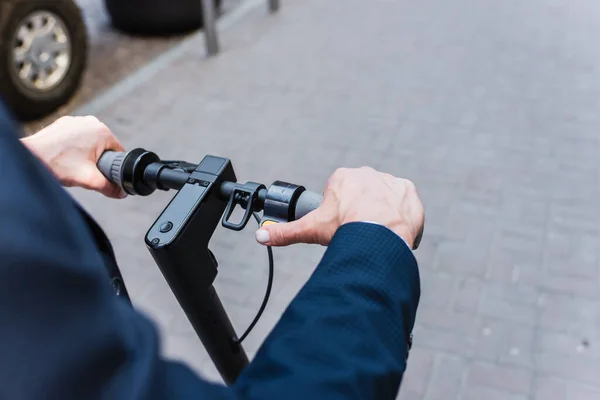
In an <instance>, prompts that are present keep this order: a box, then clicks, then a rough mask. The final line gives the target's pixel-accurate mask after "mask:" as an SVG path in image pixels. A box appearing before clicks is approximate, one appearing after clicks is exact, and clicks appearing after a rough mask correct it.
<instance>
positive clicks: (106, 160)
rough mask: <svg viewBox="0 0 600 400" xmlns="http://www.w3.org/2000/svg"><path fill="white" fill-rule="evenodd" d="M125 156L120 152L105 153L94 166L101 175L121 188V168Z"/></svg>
mask: <svg viewBox="0 0 600 400" xmlns="http://www.w3.org/2000/svg"><path fill="white" fill-rule="evenodd" d="M126 154H127V153H125V152H122V151H110V150H109V151H105V152H104V153H103V154H102V155H101V156H100V158H99V159H98V163H97V164H96V165H97V166H98V169H99V170H100V172H102V175H104V177H105V178H106V179H108V180H109V181H111V182H112V183H114V184H115V185H117V186H119V187H121V186H122V182H121V166H122V165H123V160H124V159H125V155H126Z"/></svg>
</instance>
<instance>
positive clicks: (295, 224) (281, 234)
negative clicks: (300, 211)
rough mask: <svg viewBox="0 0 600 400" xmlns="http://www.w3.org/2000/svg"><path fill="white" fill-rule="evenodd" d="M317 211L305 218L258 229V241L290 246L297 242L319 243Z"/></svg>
mask: <svg viewBox="0 0 600 400" xmlns="http://www.w3.org/2000/svg"><path fill="white" fill-rule="evenodd" d="M314 213H315V211H313V212H311V213H309V214H307V215H306V216H304V217H303V218H301V219H299V220H297V221H292V222H284V223H278V224H271V225H267V226H265V227H262V228H260V229H259V230H258V231H256V241H257V242H258V243H260V244H263V245H265V246H289V245H291V244H296V243H311V244H315V243H319V240H318V239H319V238H318V236H317V235H316V234H315V233H316V232H318V229H317V226H316V218H315V215H314Z"/></svg>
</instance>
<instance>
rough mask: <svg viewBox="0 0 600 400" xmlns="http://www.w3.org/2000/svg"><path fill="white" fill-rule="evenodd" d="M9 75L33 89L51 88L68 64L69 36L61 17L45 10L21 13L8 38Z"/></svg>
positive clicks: (69, 60)
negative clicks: (10, 55) (20, 18)
mask: <svg viewBox="0 0 600 400" xmlns="http://www.w3.org/2000/svg"><path fill="white" fill-rule="evenodd" d="M11 61H12V62H11V65H12V70H13V75H14V76H15V77H16V78H17V81H18V83H19V84H20V85H22V86H24V87H25V88H27V89H30V90H34V91H37V92H47V91H49V90H52V89H53V88H55V87H56V86H57V85H58V84H60V82H62V80H63V79H64V77H65V75H67V72H68V71H69V67H70V65H71V37H70V36H69V31H68V30H67V28H66V26H65V23H64V22H63V20H62V18H60V17H59V16H58V15H56V14H54V13H52V12H49V11H36V12H33V13H31V14H29V15H28V16H27V17H25V18H24V19H23V20H22V21H21V22H20V23H19V24H18V25H17V29H16V30H15V33H14V37H13V40H12V60H11Z"/></svg>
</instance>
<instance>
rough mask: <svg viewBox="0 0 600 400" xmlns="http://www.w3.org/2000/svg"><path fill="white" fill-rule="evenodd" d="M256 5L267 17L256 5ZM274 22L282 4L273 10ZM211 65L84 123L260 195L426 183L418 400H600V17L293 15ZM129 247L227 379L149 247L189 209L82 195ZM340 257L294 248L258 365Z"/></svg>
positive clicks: (150, 293) (171, 62)
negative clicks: (225, 161)
mask: <svg viewBox="0 0 600 400" xmlns="http://www.w3.org/2000/svg"><path fill="white" fill-rule="evenodd" d="M250 1H251V0H250ZM255 3H256V4H262V2H255ZM265 10H266V5H265V6H264V7H263V6H258V7H254V8H250V9H249V10H248V12H247V13H246V14H245V15H244V16H243V18H240V19H239V20H237V21H236V23H234V24H230V26H229V27H228V29H226V30H225V31H224V32H223V43H224V52H223V53H222V54H221V55H220V56H219V57H218V58H215V59H211V60H206V59H204V53H203V48H202V47H201V46H197V44H198V43H201V42H199V41H200V40H201V39H199V38H192V39H191V41H190V42H186V43H187V44H185V45H184V46H183V47H180V48H179V50H178V51H177V52H176V53H171V56H169V58H162V61H161V60H159V61H157V62H158V64H156V65H155V66H151V67H149V68H146V69H144V71H143V72H142V73H141V75H139V77H138V78H136V79H129V80H127V81H126V82H125V83H123V84H122V85H121V86H119V87H117V88H115V89H114V90H112V91H110V92H109V93H108V94H107V95H106V96H104V97H102V98H101V99H100V100H97V101H95V102H92V103H91V104H90V105H88V106H86V107H84V108H83V109H82V110H79V111H80V112H83V113H86V112H93V113H94V114H96V115H97V116H98V117H99V118H101V119H102V120H104V121H105V122H106V123H107V124H108V125H109V126H110V127H111V128H112V129H113V130H114V131H115V132H116V134H117V135H118V136H119V137H120V138H121V140H122V141H123V142H124V144H125V145H126V146H127V147H129V148H132V147H137V146H140V147H146V148H149V149H152V150H155V151H156V152H158V153H159V154H160V155H161V156H162V157H164V158H170V159H174V158H175V159H176V158H181V159H186V160H189V161H193V160H200V159H201V158H202V157H203V156H204V155H205V154H207V153H208V154H216V155H223V156H228V157H230V158H231V159H232V160H233V162H234V167H235V168H236V170H237V172H238V177H239V179H240V180H241V181H245V180H258V181H263V182H266V183H269V182H271V181H273V180H274V179H283V180H288V181H292V182H298V183H302V184H305V185H306V186H307V187H309V188H312V189H317V190H318V189H319V188H321V187H322V186H323V184H324V182H325V180H326V178H327V177H328V175H329V174H330V173H331V172H332V171H333V170H334V169H335V168H336V167H338V166H342V165H343V166H360V165H364V164H366V165H371V166H374V167H377V168H379V169H381V170H384V171H387V172H390V173H393V174H397V175H400V176H404V177H408V178H410V179H412V180H413V181H414V182H415V183H416V185H417V188H418V189H419V191H420V194H421V196H422V199H423V201H424V203H425V206H426V219H427V224H426V229H425V236H424V238H423V242H422V245H421V248H420V249H419V250H418V251H417V252H416V255H417V258H418V260H419V263H420V269H421V274H422V289H423V295H422V300H421V307H420V309H419V312H418V319H417V326H416V329H415V331H414V338H415V346H414V350H413V351H412V353H411V356H410V359H409V368H408V371H407V374H406V376H405V379H404V385H403V387H402V390H401V393H400V394H399V398H400V399H404V400H416V399H425V400H435V399H444V400H449V399H464V400H481V399H486V400H495V399H502V400H505V399H508V400H525V399H531V400H587V399H598V398H600V334H599V327H600V319H599V308H598V300H599V298H598V293H599V291H598V289H599V282H600V279H599V278H600V277H599V274H598V267H599V251H600V246H599V245H600V207H599V205H598V201H597V199H598V195H599V194H600V193H599V192H600V187H599V184H600V179H599V163H598V160H599V156H598V154H600V143H599V134H598V132H599V131H600V79H599V78H598V72H599V71H600V46H598V44H597V40H595V38H597V37H598V36H599V35H600V25H599V24H598V23H597V20H598V18H600V5H598V3H597V2H596V1H593V0H573V1H570V2H561V1H557V0H530V1H527V2H522V1H516V0H509V1H507V0H502V1H500V0H488V1H480V0H455V1H452V2H448V1H445V0H423V1H420V2H407V1H391V0H389V1H384V0H379V1H372V2H368V4H367V3H365V2H364V1H360V0H345V1H344V5H343V6H341V4H340V2H339V1H333V0H328V1H327V0H302V1H300V0H287V1H284V2H283V8H282V10H281V13H280V14H278V15H277V16H269V15H267V13H266V11H265ZM75 194H76V196H77V197H78V198H79V199H80V200H81V201H82V202H83V203H84V204H85V206H86V207H87V208H88V209H89V210H90V211H91V212H92V213H93V214H94V215H95V216H96V217H97V218H98V220H99V221H100V222H101V223H102V225H103V226H104V227H106V230H107V232H108V234H109V236H110V237H111V238H112V240H113V243H114V245H115V248H116V251H117V254H118V257H119V260H120V263H121V266H122V269H123V272H124V275H125V277H126V280H127V283H128V286H129V290H130V292H131V294H132V296H133V297H134V299H135V303H136V305H137V307H138V308H139V309H140V310H141V311H142V312H145V313H147V314H149V315H150V316H152V317H153V318H154V319H155V320H156V321H157V323H158V325H159V328H160V330H161V332H162V334H163V337H164V351H165V353H166V354H167V355H168V356H170V357H176V358H179V359H182V360H184V361H186V362H187V363H189V364H190V365H191V366H192V367H193V368H194V369H195V370H196V371H198V373H200V374H202V375H203V376H206V377H208V378H209V379H218V376H217V374H216V373H215V370H214V367H213V366H212V364H211V363H210V361H209V360H208V359H207V356H206V354H205V352H204V349H203V348H202V346H201V344H200V342H199V340H198V339H197V338H196V337H195V336H194V334H193V332H192V330H191V328H190V326H189V324H188V322H187V320H186V319H185V317H184V315H183V313H182V312H181V310H180V309H179V307H178V306H177V303H176V301H175V299H174V298H173V296H172V294H171V293H170V291H169V289H168V287H167V286H166V284H165V283H164V281H163V279H162V277H161V275H160V273H159V271H158V269H157V268H156V267H155V266H154V264H153V262H152V260H151V258H150V255H149V253H148V252H147V250H146V249H145V248H144V244H143V235H144V233H145V231H146V229H147V228H148V227H149V226H150V224H152V222H153V221H154V219H155V218H156V217H157V216H158V213H159V212H160V211H161V210H162V208H163V207H164V206H165V205H166V203H167V201H168V199H169V198H170V196H171V194H165V193H160V194H157V195H154V196H151V197H147V198H129V199H127V200H124V201H111V200H107V199H104V198H102V197H100V196H99V195H95V194H93V193H84V192H81V191H75ZM211 245H212V249H213V251H214V253H215V254H216V256H217V258H218V260H219V261H220V275H219V277H218V279H217V282H216V287H217V289H218V291H219V293H220V294H221V298H222V299H223V301H224V304H225V307H226V308H227V310H228V311H229V313H230V315H231V318H232V320H233V323H234V325H235V326H236V328H237V329H238V331H241V330H243V329H244V328H245V327H246V326H247V324H248V323H249V322H250V321H251V319H252V317H253V316H254V313H255V311H256V308H257V307H258V306H259V304H260V301H261V298H262V295H263V291H264V287H265V284H266V272H267V266H266V254H265V252H264V250H263V249H261V248H260V247H259V246H258V245H257V244H255V242H254V240H253V230H252V229H247V230H246V231H244V232H241V233H236V232H230V231H224V230H222V229H221V230H219V231H218V232H217V234H216V235H215V237H214V239H213V242H212V244H211ZM321 254H322V249H321V248H317V247H310V246H297V247H292V248H289V249H280V250H276V252H275V258H276V275H275V283H274V293H273V299H272V301H271V303H270V304H269V306H268V308H267V311H266V315H265V317H263V319H262V320H261V321H260V323H259V324H258V326H257V327H256V329H255V330H254V332H253V333H252V334H251V335H250V336H249V337H248V339H247V343H246V348H247V349H248V350H249V352H250V354H254V352H255V351H256V349H257V348H258V346H259V345H260V343H261V341H262V340H263V338H264V337H265V335H266V334H267V333H268V332H269V330H270V328H271V327H272V326H273V324H275V323H276V321H277V318H278V317H279V315H280V313H281V312H282V310H283V309H284V308H285V306H286V305H287V304H288V302H289V301H290V300H291V299H292V297H293V296H294V294H295V293H296V292H297V290H298V289H299V288H300V287H301V286H302V285H303V283H304V282H305V281H306V279H307V278H308V276H309V275H310V273H311V272H312V269H313V268H314V266H315V265H316V263H317V261H318V259H319V257H320V255H321Z"/></svg>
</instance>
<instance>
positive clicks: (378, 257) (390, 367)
mask: <svg viewBox="0 0 600 400" xmlns="http://www.w3.org/2000/svg"><path fill="white" fill-rule="evenodd" d="M419 296H420V284H419V273H418V268H417V263H416V260H415V258H414V256H413V254H412V251H411V250H410V249H409V248H408V246H407V245H406V244H405V243H404V242H403V241H402V240H401V239H400V238H399V237H398V236H397V235H396V234H395V233H393V232H392V231H390V230H388V229H387V228H385V227H382V226H377V225H374V224H368V223H352V224H347V225H344V226H342V227H341V228H340V229H339V230H338V232H337V233H336V234H335V236H334V238H333V240H332V242H331V244H330V246H329V248H328V250H327V251H326V253H325V256H324V257H323V259H322V261H321V263H320V264H319V266H318V267H317V269H316V270H315V272H314V274H313V276H312V277H311V278H310V280H309V281H308V283H307V284H306V285H305V286H304V288H303V289H302V290H301V291H300V293H299V294H298V296H297V297H296V299H294V301H293V302H292V303H291V304H290V306H289V307H288V309H287V310H286V311H285V313H284V314H283V316H282V318H281V320H280V322H279V323H278V324H277V325H276V327H275V328H274V330H273V331H272V332H271V334H270V335H269V337H268V338H267V339H266V341H265V342H264V344H263V346H262V347H261V349H259V352H258V353H257V355H256V357H255V359H254V361H253V362H252V364H251V365H250V366H249V367H248V368H247V369H246V370H245V372H244V373H243V374H242V376H241V377H240V378H239V379H238V381H237V383H236V386H237V387H238V390H239V391H240V392H241V393H243V394H244V396H245V397H249V398H253V399H261V398H277V396H278V395H281V392H280V391H281V390H282V388H286V389H285V390H286V392H285V398H286V399H395V398H396V396H397V394H398V390H399V386H400V383H401V379H402V376H403V373H404V370H405V368H406V359H407V357H408V347H409V345H408V343H409V340H410V339H409V338H410V333H411V331H412V328H413V325H414V320H415V314H416V310H417V305H418V302H419ZM255 382H260V384H255Z"/></svg>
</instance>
